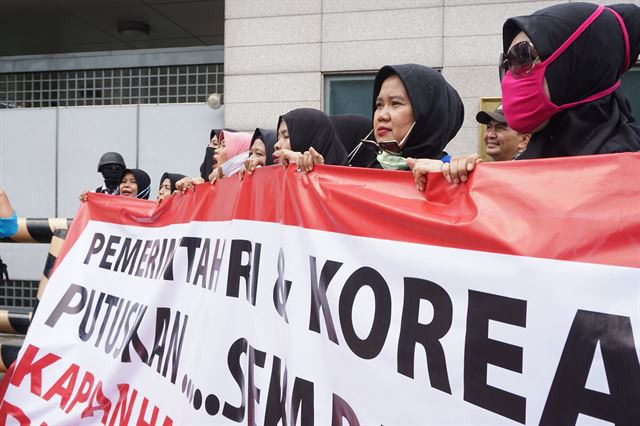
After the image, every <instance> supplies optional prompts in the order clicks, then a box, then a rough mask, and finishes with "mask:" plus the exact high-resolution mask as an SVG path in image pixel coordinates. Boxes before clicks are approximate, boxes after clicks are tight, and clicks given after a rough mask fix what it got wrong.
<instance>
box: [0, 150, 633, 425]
mask: <svg viewBox="0 0 640 426" xmlns="http://www.w3.org/2000/svg"><path fill="white" fill-rule="evenodd" d="M639 333H640V154H622V155H602V156H593V157H580V158H559V159H551V160H533V161H522V162H520V161H518V162H505V163H491V164H480V165H479V166H478V168H477V169H476V171H474V172H473V174H472V176H471V178H470V180H469V182H467V183H466V184H463V185H457V186H455V185H447V184H446V182H445V181H444V179H443V178H442V176H441V175H440V174H432V175H429V179H428V184H427V188H426V190H425V192H419V191H417V190H416V189H415V185H414V183H413V179H412V176H411V174H410V173H407V172H393V171H382V170H366V169H356V168H347V167H330V166H326V167H318V168H317V170H316V171H314V172H313V173H311V174H309V175H303V174H301V173H297V172H296V171H295V169H294V168H291V167H290V168H289V169H288V170H285V169H283V168H280V167H265V168H261V169H259V170H257V172H256V173H255V174H254V175H253V176H247V177H245V179H244V180H243V181H241V180H239V179H237V178H228V179H223V180H222V181H220V182H218V183H216V184H215V186H213V187H212V186H211V185H208V184H206V185H200V186H198V187H197V188H196V190H195V192H188V193H186V194H179V195H177V196H175V197H172V198H170V199H169V200H167V201H165V202H163V203H162V204H161V205H160V206H159V207H158V206H156V205H155V204H154V203H153V202H145V201H143V200H131V199H126V198H122V197H115V196H109V195H102V194H91V195H90V196H89V200H88V202H87V203H85V204H83V205H82V206H81V208H80V210H79V211H78V213H77V215H76V218H75V219H74V221H73V224H72V227H71V229H70V231H69V234H68V236H67V240H66V243H65V245H64V247H63V250H62V253H61V254H60V256H59V259H58V263H57V266H56V269H55V271H54V273H53V275H52V277H51V280H50V281H49V285H48V286H47V289H46V292H45V294H44V297H43V298H42V301H41V303H40V305H39V308H38V311H37V312H36V314H35V316H34V318H33V321H32V324H31V328H30V330H29V332H28V335H27V337H26V340H25V342H24V345H23V347H22V349H21V351H20V354H19V357H18V359H17V361H16V362H15V363H14V364H13V365H12V367H11V369H10V371H9V372H8V373H7V375H6V377H5V379H4V381H3V383H2V386H1V388H0V395H2V400H1V401H2V402H1V403H0V424H20V425H29V424H31V425H44V424H46V425H62V424H64V425H70V424H104V425H109V426H113V425H125V424H132V425H134V424H135V425H162V426H169V425H174V424H175V425H178V424H181V425H182V424H189V425H191V424H216V425H219V424H247V425H300V424H301V425H313V424H317V425H351V426H354V425H365V424H366V425H399V424H401V425H436V424H437V425H463V424H464V425H470V424H492V425H493V424H517V423H522V424H548V425H559V424H573V423H581V424H592V423H594V422H599V423H605V422H610V423H615V424H621V425H629V424H640V411H639V410H640V385H639V384H640V365H639V363H638V352H639V344H638V340H639V337H638V336H639Z"/></svg>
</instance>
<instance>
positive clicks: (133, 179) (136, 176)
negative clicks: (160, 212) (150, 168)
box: [120, 169, 151, 200]
mask: <svg viewBox="0 0 640 426" xmlns="http://www.w3.org/2000/svg"><path fill="white" fill-rule="evenodd" d="M150 191H151V178H149V175H148V174H147V172H145V171H144V170H140V169H125V170H123V171H122V174H121V175H120V195H121V196H123V197H133V198H142V199H145V200H148V199H149V192H150Z"/></svg>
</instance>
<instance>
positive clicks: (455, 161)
mask: <svg viewBox="0 0 640 426" xmlns="http://www.w3.org/2000/svg"><path fill="white" fill-rule="evenodd" d="M480 162H482V159H481V158H480V157H479V156H478V154H471V155H465V156H462V157H456V156H453V157H451V161H450V162H449V163H444V164H443V165H442V174H443V175H444V178H445V179H446V180H447V182H449V183H455V184H459V183H463V182H466V181H467V179H469V173H471V172H472V171H473V169H474V168H475V166H476V164H477V163H480Z"/></svg>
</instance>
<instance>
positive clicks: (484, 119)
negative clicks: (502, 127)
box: [476, 104, 507, 124]
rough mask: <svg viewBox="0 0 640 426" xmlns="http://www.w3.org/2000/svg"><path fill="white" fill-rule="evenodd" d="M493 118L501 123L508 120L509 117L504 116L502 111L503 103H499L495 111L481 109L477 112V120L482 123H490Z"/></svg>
mask: <svg viewBox="0 0 640 426" xmlns="http://www.w3.org/2000/svg"><path fill="white" fill-rule="evenodd" d="M491 120H495V121H497V122H499V123H506V122H507V119H506V118H504V114H503V113H502V104H500V105H498V107H497V108H496V110H495V111H494V112H487V111H480V112H479V113H478V114H476V121H477V122H478V123H480V124H489V121H491Z"/></svg>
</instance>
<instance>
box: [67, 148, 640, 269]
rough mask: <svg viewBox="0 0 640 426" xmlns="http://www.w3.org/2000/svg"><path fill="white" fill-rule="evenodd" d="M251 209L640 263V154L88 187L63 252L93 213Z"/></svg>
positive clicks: (275, 171)
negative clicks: (456, 176)
mask: <svg viewBox="0 0 640 426" xmlns="http://www.w3.org/2000/svg"><path fill="white" fill-rule="evenodd" d="M232 219H244V220H253V221H263V222H274V223H282V224H287V225H293V226H300V227H304V228H308V229H316V230H323V231H329V232H338V233H343V234H349V235H355V236H362V237H371V238H379V239H387V240H396V241H406V242H412V243H419V244H429V245H436V246H444V247H454V248H461V249H468V250H477V251H486V252H495V253H504V254H512V255H521V256H530V257H540V258H549V259H561V260H569V261H579V262H590V263H600V264H610V265H620V266H630V267H636V268H638V267H640V154H638V153H633V154H613V155H600V156H585V157H573V158H556V159H546V160H530V161H513V162H502V163H484V164H479V165H478V166H477V168H476V170H475V171H474V172H473V173H472V174H471V177H470V180H469V181H468V182H467V183H465V184H462V185H449V184H447V183H446V182H445V181H444V179H443V177H442V175H441V174H439V173H433V174H430V175H429V178H428V183H427V187H426V189H425V191H424V192H419V191H418V190H416V188H415V184H414V181H413V177H412V175H411V173H408V172H397V171H385V170H372V169H360V168H349V167H335V166H320V167H317V170H316V171H314V172H312V173H310V174H309V175H303V174H301V173H298V172H296V170H295V167H293V166H291V167H289V169H288V170H285V169H283V168H281V167H279V166H272V167H264V168H260V169H258V170H257V171H256V173H255V174H254V175H253V176H247V177H245V179H244V180H243V181H241V180H240V179H239V178H238V177H232V178H227V179H223V180H221V181H219V182H218V183H216V184H215V186H212V185H210V184H202V185H199V186H198V187H197V189H196V191H195V192H188V193H186V194H179V195H176V196H174V197H171V198H170V199H169V200H167V201H165V202H163V203H162V204H161V205H160V206H159V207H158V206H156V204H155V203H154V202H152V201H143V200H135V199H127V198H123V197H116V196H109V195H103V194H89V201H88V202H87V203H85V204H83V205H82V206H81V208H80V210H79V212H78V214H77V216H76V218H75V219H74V223H73V226H72V228H71V230H70V232H69V235H68V236H67V240H66V241H67V243H66V244H65V248H64V249H63V251H62V253H61V255H60V256H59V259H58V261H60V259H62V258H63V257H64V255H65V254H66V252H67V251H68V250H69V247H70V246H71V244H72V243H73V242H74V241H75V240H76V239H77V238H78V236H79V235H80V233H81V232H82V230H83V228H84V227H85V225H86V223H87V222H88V221H89V220H97V221H103V222H110V223H119V224H126V225H135V226H143V227H162V226H167V225H170V224H172V223H188V222H190V221H194V220H197V221H228V220H232Z"/></svg>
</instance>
